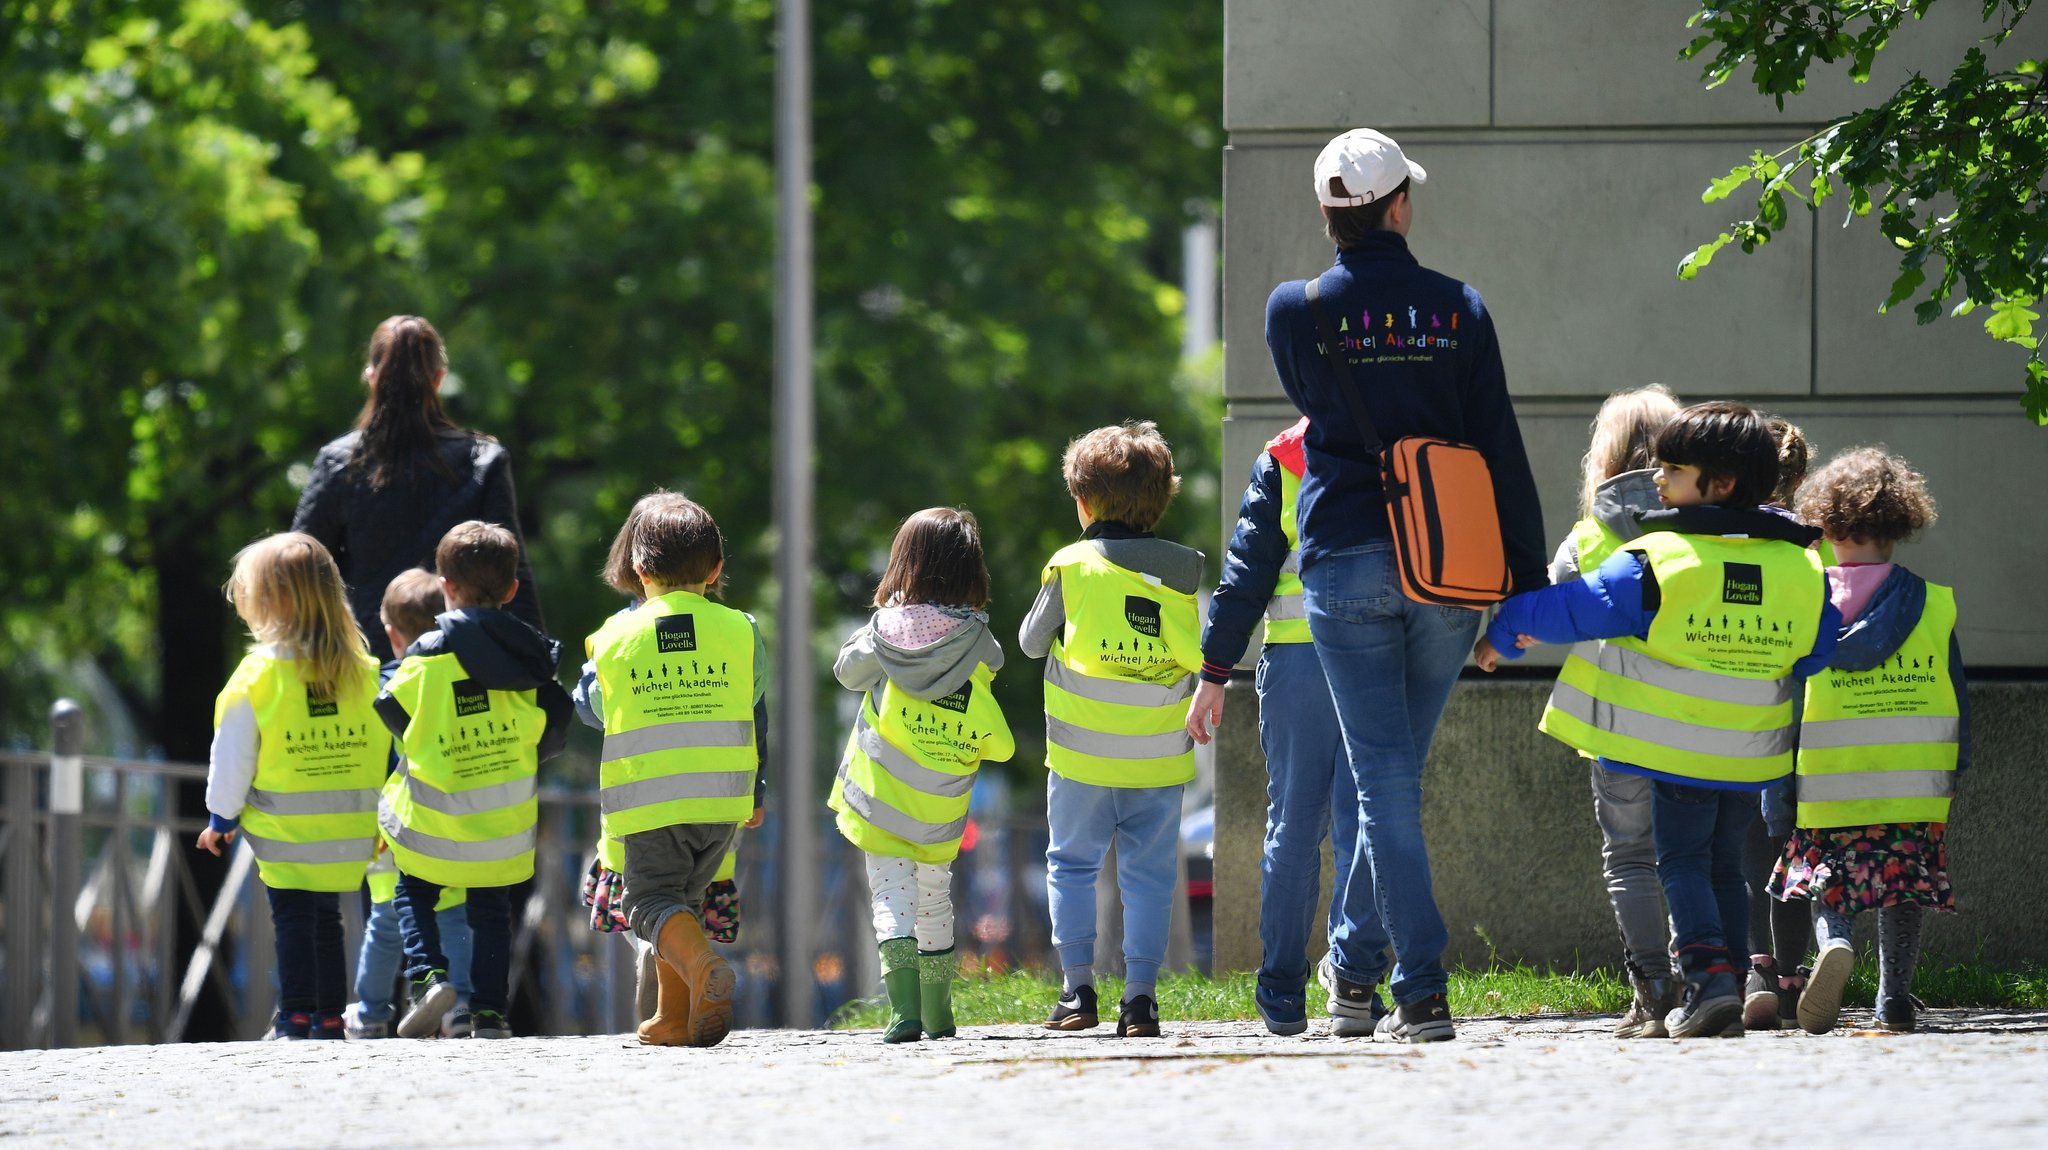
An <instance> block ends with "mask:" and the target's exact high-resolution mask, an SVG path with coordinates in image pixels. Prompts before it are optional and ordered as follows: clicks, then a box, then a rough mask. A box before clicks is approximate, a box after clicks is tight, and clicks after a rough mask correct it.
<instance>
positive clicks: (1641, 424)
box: [1579, 383, 1682, 517]
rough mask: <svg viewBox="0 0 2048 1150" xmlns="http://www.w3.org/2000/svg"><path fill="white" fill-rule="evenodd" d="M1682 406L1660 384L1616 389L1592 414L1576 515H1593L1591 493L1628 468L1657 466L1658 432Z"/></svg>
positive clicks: (1637, 469)
mask: <svg viewBox="0 0 2048 1150" xmlns="http://www.w3.org/2000/svg"><path fill="white" fill-rule="evenodd" d="M1681 407H1682V405H1681V404H1680V403H1679V402H1678V397H1677V396H1675V395H1673V394H1671V389H1670V388H1668V387H1665V386H1664V385H1663V384H1661V383H1652V384H1647V385H1645V386H1643V387H1638V388H1633V389H1631V390H1628V391H1617V392H1615V393H1614V394H1613V395H1610V396H1608V397H1607V399H1606V401H1605V402H1603V403H1601V405H1600V410H1599V411H1598V412H1597V413H1595V414H1594V416H1593V439H1592V442H1591V443H1590V444H1589V445H1588V446H1587V447H1586V456H1585V458H1584V459H1583V460H1581V461H1580V465H1579V475H1580V478H1579V514H1580V516H1582V517H1589V516H1591V515H1592V514H1593V493H1594V492H1595V491H1597V490H1599V488H1600V485H1601V484H1602V483H1605V482H1607V481H1608V480H1610V479H1612V478H1614V477H1615V476H1617V475H1620V474H1622V473H1624V472H1629V471H1641V470H1643V469H1644V468H1646V467H1655V466H1656V465H1657V452H1656V444H1657V433H1658V432H1659V431H1662V430H1664V425H1665V424H1667V423H1670V422H1671V420H1672V418H1673V417H1675V416H1676V415H1677V414H1678V413H1679V411H1680V409H1681Z"/></svg>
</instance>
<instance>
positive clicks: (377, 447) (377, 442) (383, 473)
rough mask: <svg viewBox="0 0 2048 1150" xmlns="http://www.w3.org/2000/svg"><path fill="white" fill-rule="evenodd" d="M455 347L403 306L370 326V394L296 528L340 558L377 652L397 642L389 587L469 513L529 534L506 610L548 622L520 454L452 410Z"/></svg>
mask: <svg viewBox="0 0 2048 1150" xmlns="http://www.w3.org/2000/svg"><path fill="white" fill-rule="evenodd" d="M447 374H448V350H447V347H446V346H445V345H444V344H443V343H442V342H441V333H440V332H437V331H435V330H434V325H433V324H430V323H428V322H427V321H426V320H424V319H422V318H420V317H419V316H416V315H395V316H392V317H391V318H390V319H387V320H385V321H384V322H383V323H381V324H378V325H377V331H376V333H375V334H373V335H372V336H371V337H370V356H369V365H368V366H367V367H365V368H363V380H364V382H365V383H367V384H368V385H369V389H370V395H369V399H368V400H367V401H366V402H365V403H364V404H363V412H362V414H361V415H360V416H358V417H357V418H356V427H355V430H354V431H351V432H349V433H348V434H347V435H344V436H342V437H341V438H339V439H337V440H335V441H334V442H332V443H329V444H328V445H327V446H325V447H323V448H321V449H320V454H319V455H318V456H317V457H315V459H314V460H313V475H312V478H311V479H309V480H307V482H306V490H305V493H304V494H302V495H301V496H300V497H299V509H298V512H297V513H296V514H294V515H293V516H292V530H294V531H303V532H305V533H306V534H308V535H311V536H312V537H313V538H315V539H318V540H319V541H320V542H321V543H323V544H325V545H326V546H327V549H328V550H329V551H331V552H333V554H334V559H335V562H337V563H339V564H340V565H341V575H342V578H344V579H346V580H347V581H348V600H349V607H350V609H351V610H353V611H354V613H355V617H356V622H358V623H360V624H361V625H362V628H363V634H364V636H365V637H367V638H368V639H369V640H370V649H371V651H372V652H374V653H375V654H376V656H377V658H378V659H379V660H380V661H382V660H388V659H390V658H391V657H392V656H393V655H394V654H395V652H393V651H391V650H390V649H389V647H390V645H389V644H388V643H387V642H386V641H385V638H384V628H383V627H382V626H381V625H380V624H379V623H378V621H377V609H378V606H379V604H380V603H381V602H382V601H383V598H384V588H385V586H386V585H387V584H388V583H390V582H391V580H392V579H393V578H394V577H396V576H397V575H398V573H399V572H401V571H404V570H406V569H407V568H409V567H424V568H427V569H429V570H431V569H432V568H433V566H434V547H435V545H436V544H438V543H439V542H440V541H441V536H442V535H444V534H446V533H447V531H448V529H449V528H451V527H453V526H455V525H456V524H458V523H461V522H463V521H465V520H469V519H481V520H483V521H485V522H486V523H495V524H497V525H498V526H500V527H503V528H505V529H506V530H508V531H510V532H512V534H513V536H514V537H515V538H518V539H519V592H518V594H517V595H515V596H514V597H513V599H512V601H511V602H510V603H508V604H506V609H507V610H509V611H511V612H512V613H513V614H514V615H516V616H518V617H519V618H520V619H523V620H525V621H526V622H527V623H530V624H532V625H533V628H534V629H535V630H536V631H544V630H545V627H544V626H543V625H542V621H541V613H540V598H539V596H538V594H537V593H536V592H535V591H534V589H533V572H532V570H531V569H530V568H529V566H528V564H527V558H526V540H525V538H524V537H523V536H521V535H520V533H519V502H518V498H517V496H516V495H515V494H514V492H513V488H512V457H511V455H510V454H509V453H507V452H506V450H505V448H504V446H503V445H501V444H500V443H499V442H498V441H497V440H495V439H492V438H491V437H490V436H488V435H484V434H482V433H480V432H475V431H468V430H465V429H463V428H460V427H457V426H455V424H454V423H453V422H452V421H450V420H449V418H448V417H447V415H445V414H444V413H443V412H442V411H441V398H440V392H441V380H442V378H443V377H445V376H446V375H447Z"/></svg>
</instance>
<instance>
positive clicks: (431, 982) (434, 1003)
mask: <svg viewBox="0 0 2048 1150" xmlns="http://www.w3.org/2000/svg"><path fill="white" fill-rule="evenodd" d="M454 1005H455V984H454V983H452V982H449V981H448V972H447V971H445V970H430V971H428V972H426V973H425V974H422V975H420V976H419V977H418V978H415V979H413V980H412V1009H411V1010H408V1011H406V1012H405V1017H404V1018H401V1019H399V1020H398V1036H399V1037H400V1038H426V1037H429V1036H431V1035H436V1034H439V1033H441V1017H442V1016H443V1015H445V1014H447V1013H448V1011H449V1010H450V1008H452V1007H453V1006H454Z"/></svg>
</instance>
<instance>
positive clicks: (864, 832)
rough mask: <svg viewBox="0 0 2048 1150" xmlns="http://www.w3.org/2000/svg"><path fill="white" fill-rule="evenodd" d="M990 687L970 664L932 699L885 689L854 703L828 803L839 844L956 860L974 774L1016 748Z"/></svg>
mask: <svg viewBox="0 0 2048 1150" xmlns="http://www.w3.org/2000/svg"><path fill="white" fill-rule="evenodd" d="M994 683H995V672H993V671H991V670H989V668H988V664H986V663H977V664H976V665H975V668H974V673H973V674H972V675H970V676H968V678H967V681H966V682H964V683H962V684H960V686H959V688H958V689H956V690H955V691H953V692H952V693H951V694H947V695H941V696H939V697H938V698H935V699H915V698H912V697H911V696H910V695H909V694H908V693H906V692H904V691H903V690H901V689H900V688H898V687H897V686H896V684H895V683H893V682H889V683H884V684H883V686H882V690H881V693H880V694H879V695H877V694H876V693H875V692H872V691H870V692H868V693H867V694H866V695H864V696H862V697H861V703H860V714H859V716H858V717H856V718H855V719H854V721H853V734H852V735H850V736H848V738H847V740H846V753H845V754H844V755H842V756H841V757H840V760H839V775H838V777H837V778H835V779H834V780H833V781H832V797H831V799H830V801H829V805H830V806H831V808H832V809H833V810H834V811H836V812H838V815H839V833H840V834H842V835H844V836H845V837H846V841H848V842H850V843H852V844H853V845H854V846H857V847H859V848H860V849H862V850H864V851H866V852H868V853H869V854H876V855H888V856H890V857H893V858H907V859H916V860H917V861H918V862H923V863H943V862H951V861H952V860H953V859H954V858H955V857H957V856H958V855H959V854H960V840H961V837H962V836H963V835H965V834H966V833H967V801H968V797H969V795H970V793H971V792H972V791H973V790H974V776H975V774H976V773H977V772H978V771H979V770H980V769H981V764H982V763H983V762H985V761H986V762H993V763H1000V762H1006V761H1008V760H1009V758H1010V756H1011V755H1013V754H1015V753H1016V751H1017V744H1016V741H1015V740H1014V739H1013V738H1012V737H1011V735H1010V725H1009V723H1007V722H1005V721H1004V719H1003V709H1002V708H1001V707H1000V706H998V705H997V703H996V696H995V690H994Z"/></svg>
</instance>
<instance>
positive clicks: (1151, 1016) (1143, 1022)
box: [1116, 994, 1159, 1038]
mask: <svg viewBox="0 0 2048 1150" xmlns="http://www.w3.org/2000/svg"><path fill="white" fill-rule="evenodd" d="M1116 1036H1117V1037H1118V1038H1157V1037H1159V1003H1157V1002H1155V1001H1153V998H1152V996H1151V995H1149V994H1141V995H1139V996H1138V997H1136V998H1133V999H1131V1000H1130V1001H1129V1002H1126V1003H1124V1004H1123V1006H1122V1007H1121V1008H1120V1009H1118V1010H1117V1014H1116Z"/></svg>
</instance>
